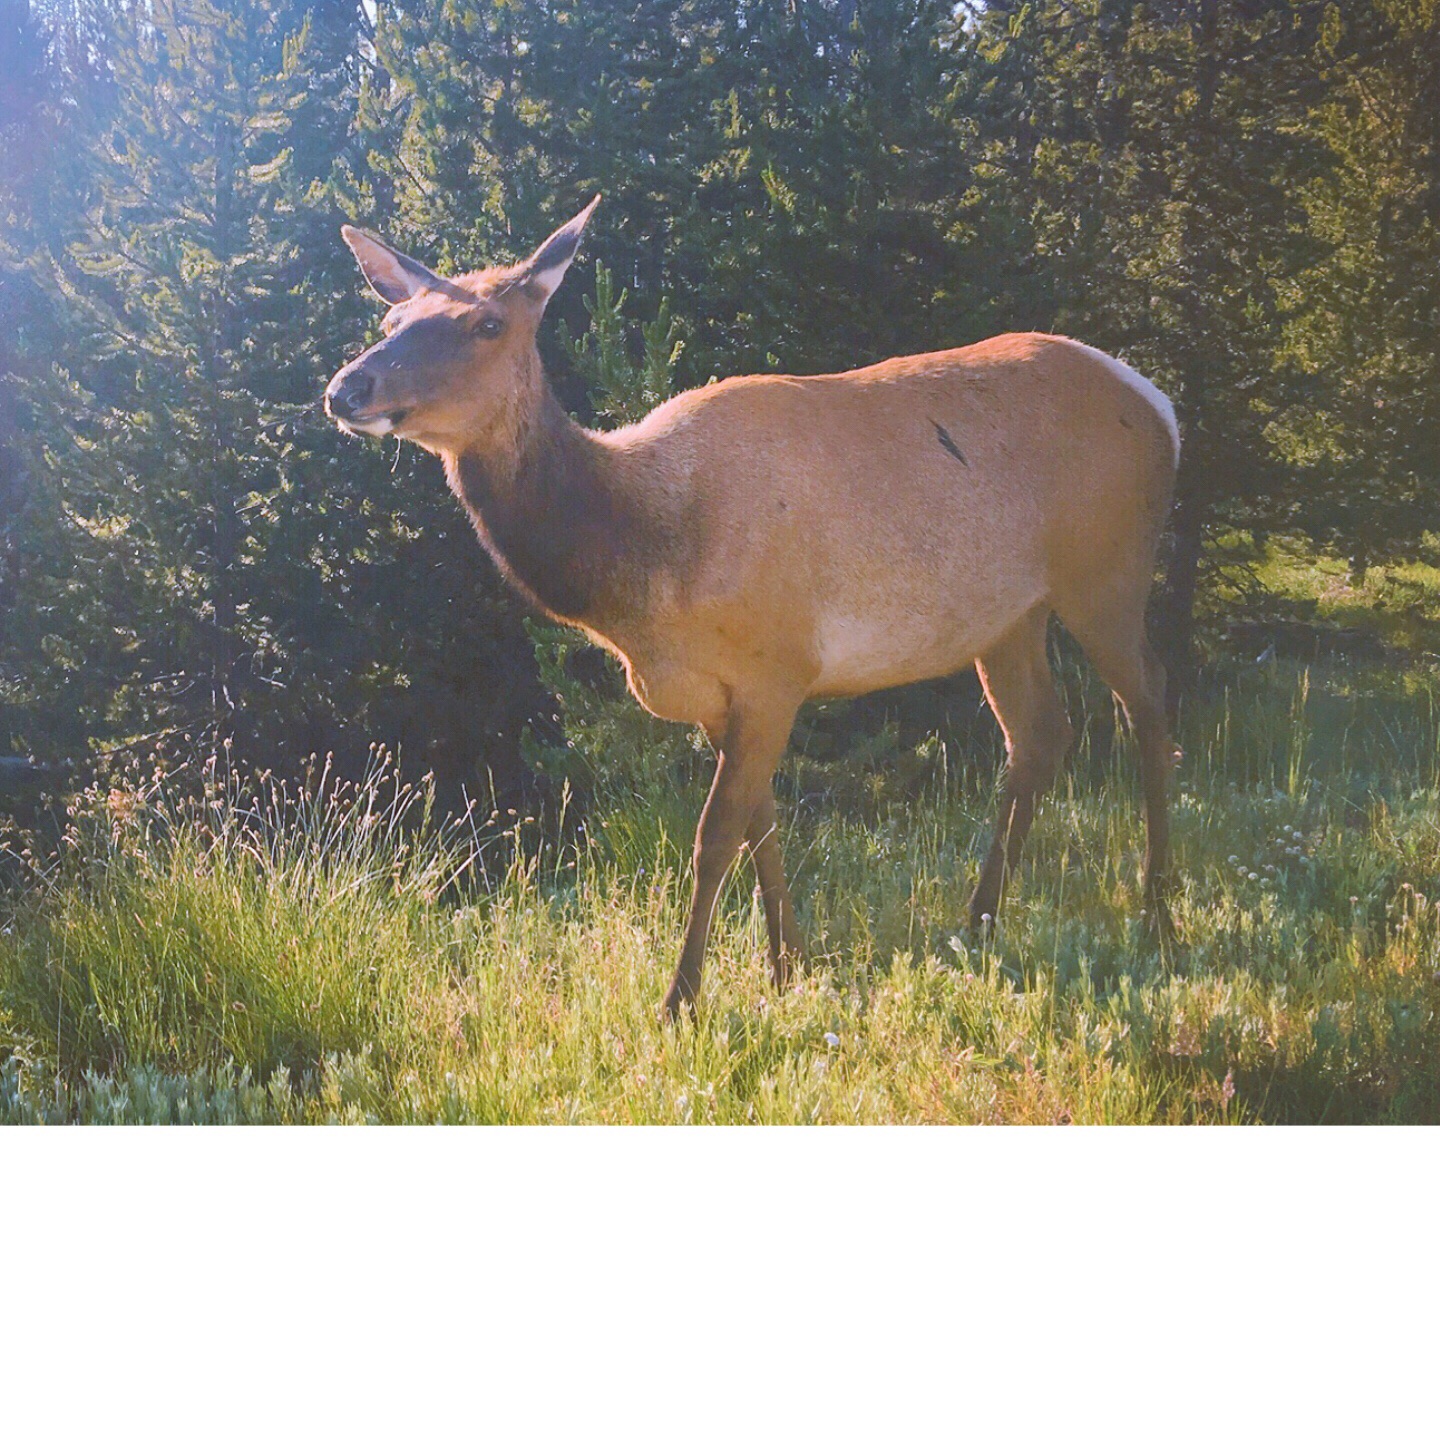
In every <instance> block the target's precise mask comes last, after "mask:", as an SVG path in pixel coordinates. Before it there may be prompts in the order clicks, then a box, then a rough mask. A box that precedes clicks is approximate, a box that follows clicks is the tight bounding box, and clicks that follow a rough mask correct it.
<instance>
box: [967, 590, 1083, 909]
mask: <svg viewBox="0 0 1440 1440" xmlns="http://www.w3.org/2000/svg"><path fill="white" fill-rule="evenodd" d="M1049 619H1050V610H1049V607H1048V606H1047V605H1040V606H1037V607H1036V608H1035V609H1033V610H1031V611H1030V612H1029V613H1028V614H1027V615H1026V616H1025V617H1024V618H1023V619H1022V620H1021V621H1020V623H1019V624H1018V625H1016V626H1014V627H1013V628H1012V629H1011V630H1010V631H1009V632H1008V633H1007V634H1006V635H1005V637H1004V639H1003V640H1001V641H1000V642H999V643H997V644H996V645H994V646H992V647H991V648H990V649H989V650H988V651H987V652H986V653H985V654H984V655H982V656H981V657H980V658H979V660H978V661H977V662H976V668H977V669H978V670H979V672H980V683H981V684H982V685H983V686H984V687H985V698H986V699H987V700H988V701H989V702H990V709H991V710H992V711H993V712H994V714H995V719H996V720H997V721H998V722H999V724H1000V728H1001V730H1002V731H1004V734H1005V756H1006V767H1005V788H1004V793H1003V795H1002V797H1001V801H1000V816H999V819H998V821H997V823H996V826H995V836H994V839H993V840H992V841H991V844H990V851H989V854H987V855H986V857H985V863H984V865H982V866H981V869H980V880H979V883H978V884H977V885H976V887H975V895H974V898H973V899H972V900H971V902H970V926H971V929H976V930H978V929H979V928H980V926H981V925H982V924H983V922H984V917H986V916H992V917H993V916H994V915H996V914H997V913H998V912H999V908H1000V900H1001V895H1002V892H1003V890H1004V886H1005V883H1006V880H1007V878H1008V876H1009V873H1010V872H1011V871H1012V870H1013V869H1014V868H1015V865H1016V864H1017V863H1018V861H1019V859H1020V850H1021V847H1022V846H1023V845H1024V843H1025V836H1026V834H1027V833H1028V831H1029V829H1030V822H1031V821H1032V820H1033V819H1034V818H1035V804H1036V801H1037V800H1038V799H1039V798H1040V796H1041V795H1042V794H1043V793H1044V792H1045V791H1046V790H1047V789H1048V788H1049V787H1050V785H1051V784H1052V783H1053V781H1054V779H1055V776H1056V775H1057V774H1058V773H1059V771H1060V766H1061V765H1062V764H1063V763H1064V760H1065V756H1066V753H1067V752H1068V751H1069V749H1070V743H1071V741H1072V740H1073V739H1074V733H1075V732H1074V731H1073V730H1072V729H1071V728H1070V722H1069V720H1068V719H1067V718H1066V715H1065V707H1064V705H1062V704H1061V701H1060V696H1059V694H1058V693H1057V692H1056V689H1055V680H1054V677H1053V676H1052V675H1051V673H1050V659H1049V655H1048V654H1047V652H1046V646H1045V631H1046V626H1047V624H1048V622H1049Z"/></svg>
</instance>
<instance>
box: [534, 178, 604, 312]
mask: <svg viewBox="0 0 1440 1440" xmlns="http://www.w3.org/2000/svg"><path fill="white" fill-rule="evenodd" d="M599 203H600V197H599V196H598V195H597V196H596V197H595V198H594V199H593V200H592V201H591V202H590V203H589V204H588V205H587V206H586V207H585V208H584V209H583V210H582V211H581V212H580V213H579V214H578V215H577V216H576V217H575V218H574V219H573V220H571V221H569V222H567V223H566V224H564V225H562V226H561V227H560V228H559V229H558V230H557V231H556V232H555V233H554V234H553V235H552V236H551V237H550V238H549V239H548V240H547V241H546V242H545V243H544V244H543V245H542V246H541V247H540V248H539V249H538V250H537V251H536V252H535V253H534V254H533V255H532V256H531V257H530V258H529V259H528V260H527V261H526V262H525V264H524V266H523V267H522V273H523V276H524V280H523V284H524V286H525V288H526V289H527V290H528V291H530V293H531V294H532V295H534V296H535V297H536V299H538V300H539V301H540V303H541V304H542V305H544V304H545V302H546V301H547V300H549V298H550V297H551V296H552V295H553V294H554V293H555V291H556V290H557V289H559V287H560V282H561V281H562V280H563V279H564V278H565V272H566V271H567V270H568V269H569V268H570V262H571V261H572V260H573V259H574V258H575V252H576V251H577V250H578V249H579V248H580V239H581V237H582V236H583V235H584V234H585V222H586V221H587V220H589V218H590V215H591V212H592V211H593V210H594V209H595V207H596V206H597V205H598V204H599Z"/></svg>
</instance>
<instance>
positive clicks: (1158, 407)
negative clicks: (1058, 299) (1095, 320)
mask: <svg viewBox="0 0 1440 1440" xmlns="http://www.w3.org/2000/svg"><path fill="white" fill-rule="evenodd" d="M1055 338H1056V339H1057V340H1064V341H1065V343H1066V344H1067V345H1073V346H1074V347H1075V348H1076V349H1077V350H1083V351H1084V352H1085V353H1086V354H1087V355H1093V356H1094V357H1095V359H1097V360H1099V361H1101V362H1102V363H1103V364H1104V365H1105V366H1106V368H1107V369H1109V371H1110V372H1111V374H1113V375H1116V376H1118V377H1119V378H1120V379H1121V380H1123V381H1124V382H1125V384H1127V385H1128V386H1129V387H1130V388H1131V389H1132V390H1134V391H1135V392H1136V394H1138V395H1140V396H1142V397H1143V398H1144V399H1145V400H1146V402H1147V403H1148V404H1149V406H1150V408H1151V409H1152V410H1154V412H1155V413H1156V414H1157V415H1158V416H1159V417H1160V418H1161V419H1162V420H1163V421H1164V422H1165V428H1166V429H1167V430H1168V431H1169V432H1170V444H1171V446H1172V447H1173V449H1174V452H1175V463H1176V464H1177V465H1178V464H1179V463H1180V425H1179V422H1178V421H1177V420H1176V419H1175V407H1174V405H1172V404H1171V403H1170V397H1169V396H1168V395H1167V394H1166V393H1165V392H1164V391H1163V390H1162V389H1161V388H1160V387H1159V386H1158V385H1154V384H1152V383H1151V382H1150V381H1149V380H1147V379H1146V378H1145V377H1144V376H1143V375H1142V374H1141V373H1140V372H1139V371H1138V370H1132V369H1131V368H1130V366H1128V365H1127V364H1126V363H1125V362H1124V361H1123V360H1117V359H1116V358H1115V357H1114V356H1113V355H1107V354H1106V353H1105V352H1104V351H1103V350H1097V349H1096V348H1095V347H1094V346H1093V345H1086V344H1085V343H1084V341H1082V340H1072V339H1070V337H1069V336H1068V335H1057V336H1056V337H1055Z"/></svg>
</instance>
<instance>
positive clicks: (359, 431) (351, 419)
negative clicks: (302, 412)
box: [330, 410, 410, 436]
mask: <svg viewBox="0 0 1440 1440" xmlns="http://www.w3.org/2000/svg"><path fill="white" fill-rule="evenodd" d="M409 413H410V412H409V411H408V410H382V411H378V412H377V413H376V414H374V415H336V414H335V412H334V411H333V410H332V411H331V412H330V414H331V418H332V419H333V420H334V421H335V423H336V424H337V425H338V426H339V427H340V428H341V429H342V430H344V431H345V432H346V434H348V435H371V436H380V435H389V434H390V433H391V431H393V430H396V429H398V428H399V427H400V426H401V425H402V424H403V423H404V421H405V417H406V416H407V415H408V414H409Z"/></svg>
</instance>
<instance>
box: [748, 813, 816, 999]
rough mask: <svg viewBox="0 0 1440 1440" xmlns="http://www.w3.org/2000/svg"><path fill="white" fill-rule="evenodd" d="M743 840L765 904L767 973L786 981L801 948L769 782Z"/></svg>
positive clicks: (780, 984) (779, 981)
mask: <svg viewBox="0 0 1440 1440" xmlns="http://www.w3.org/2000/svg"><path fill="white" fill-rule="evenodd" d="M745 844H746V847H747V848H748V849H749V851H750V858H751V860H752V861H753V862H754V864H755V878H756V880H758V881H759V882H760V899H761V900H762V902H763V903H764V905H765V928H766V930H767V931H769V934H770V975H771V978H772V979H773V980H774V981H775V984H776V986H777V987H783V986H785V985H788V984H789V983H790V974H791V966H792V961H795V960H798V959H800V958H801V956H802V954H803V950H804V945H803V941H802V940H801V938H800V926H799V924H798V923H797V922H796V919H795V906H794V903H793V902H792V901H791V899H790V887H789V886H788V885H787V884H786V883H785V861H784V859H783V857H782V856H781V854H780V832H779V819H778V817H777V816H776V813H775V791H774V789H773V787H772V786H771V785H767V786H766V787H765V794H764V795H763V796H762V797H761V800H760V803H759V804H758V805H757V806H756V807H755V813H754V814H753V815H752V816H751V817H750V828H749V829H748V830H747V831H746V832H745Z"/></svg>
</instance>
